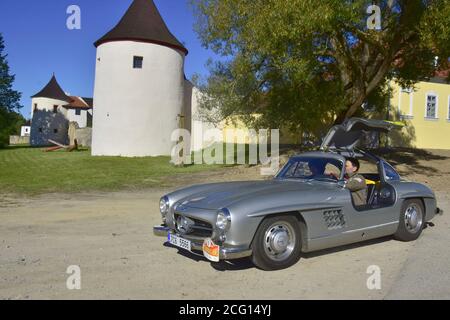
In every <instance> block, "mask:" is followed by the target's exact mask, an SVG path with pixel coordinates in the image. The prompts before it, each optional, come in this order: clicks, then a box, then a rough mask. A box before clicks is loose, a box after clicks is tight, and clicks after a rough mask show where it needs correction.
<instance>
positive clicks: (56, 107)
mask: <svg viewBox="0 0 450 320" xmlns="http://www.w3.org/2000/svg"><path fill="white" fill-rule="evenodd" d="M57 112H58V106H57V105H54V106H53V113H57Z"/></svg>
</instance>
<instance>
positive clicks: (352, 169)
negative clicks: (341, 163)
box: [345, 158, 367, 206]
mask: <svg viewBox="0 0 450 320" xmlns="http://www.w3.org/2000/svg"><path fill="white" fill-rule="evenodd" d="M359 167H360V164H359V161H358V159H355V158H348V159H347V161H346V162H345V180H346V183H345V186H346V187H347V189H348V190H350V192H351V194H352V198H353V203H354V204H355V206H363V205H365V204H366V203H367V185H366V179H365V178H364V177H363V176H362V175H360V174H358V171H359Z"/></svg>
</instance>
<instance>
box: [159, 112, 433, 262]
mask: <svg viewBox="0 0 450 320" xmlns="http://www.w3.org/2000/svg"><path fill="white" fill-rule="evenodd" d="M393 127H394V125H393V124H391V123H389V122H385V121H377V120H365V119H358V118H353V119H350V120H348V121H346V122H345V123H344V124H342V125H338V126H335V127H333V128H332V129H331V130H330V132H329V133H328V135H327V136H326V137H325V139H324V141H323V144H322V146H321V149H320V151H315V152H308V153H303V154H300V155H298V156H295V157H292V158H291V159H290V160H289V161H288V162H287V163H286V165H285V166H284V167H283V168H282V169H281V170H280V171H279V173H278V174H277V175H276V176H275V178H274V179H273V180H270V181H267V180H266V181H247V182H227V183H213V184H204V185H196V186H191V187H188V188H184V189H181V190H178V191H175V192H173V193H170V194H168V195H166V196H164V197H162V199H161V201H160V212H161V214H162V220H163V224H162V225H160V226H156V227H154V230H153V232H154V234H155V235H158V236H164V237H167V240H168V242H170V243H171V244H172V245H173V246H176V247H178V248H182V249H183V250H189V251H191V252H193V253H198V254H202V255H204V256H205V257H206V258H207V259H209V260H210V261H213V262H218V261H220V260H230V259H236V258H242V257H251V259H252V261H253V263H254V264H255V265H256V266H257V267H259V268H261V269H263V270H277V269H283V268H287V267H289V266H292V265H293V264H295V263H296V262H297V261H298V260H299V259H300V257H301V255H302V253H304V252H312V251H316V250H321V249H325V248H331V247H336V246H341V245H346V244H350V243H354V242H359V241H365V240H369V239H374V238H379V237H384V236H389V235H393V236H394V237H395V238H396V239H398V240H401V241H412V240H415V239H417V238H418V237H419V236H420V234H421V232H422V230H423V228H424V226H425V225H426V223H427V222H429V221H430V220H431V219H433V217H434V216H435V215H436V214H441V213H442V211H441V210H440V209H439V208H438V207H437V205H436V197H435V195H434V193H433V191H432V190H430V188H428V187H427V186H425V185H423V184H420V183H416V182H411V181H406V180H404V179H402V178H401V177H400V175H399V174H398V173H397V172H396V170H395V169H394V168H393V167H392V166H391V165H390V164H389V163H388V162H386V161H385V160H384V159H382V158H380V157H378V156H376V155H373V154H371V153H369V152H367V151H363V150H361V149H358V148H356V145H357V144H358V142H359V141H360V140H361V138H362V137H363V135H364V132H385V133H387V132H389V131H390V130H391V129H392V128H393ZM347 157H353V158H357V159H358V160H359V161H360V162H361V164H362V165H361V170H360V174H361V175H362V176H363V177H364V178H365V179H366V183H367V203H366V204H365V205H359V206H355V204H354V203H353V200H352V196H351V191H350V190H349V189H347V188H346V183H345V161H346V158H347Z"/></svg>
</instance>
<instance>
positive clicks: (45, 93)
mask: <svg viewBox="0 0 450 320" xmlns="http://www.w3.org/2000/svg"><path fill="white" fill-rule="evenodd" d="M31 98H51V99H57V100H62V101H66V102H71V101H72V99H71V98H70V97H68V96H67V95H66V94H65V93H64V90H63V89H62V88H61V86H60V85H59V83H58V81H56V77H55V75H53V76H52V78H51V79H50V81H49V83H47V85H46V86H45V87H44V89H42V90H41V91H39V92H38V93H36V94H35V95H34V96H32V97H31Z"/></svg>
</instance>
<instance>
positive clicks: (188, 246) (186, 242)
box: [168, 233, 191, 251]
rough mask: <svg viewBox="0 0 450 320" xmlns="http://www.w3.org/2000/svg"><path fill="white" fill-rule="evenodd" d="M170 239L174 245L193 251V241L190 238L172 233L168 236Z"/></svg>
mask: <svg viewBox="0 0 450 320" xmlns="http://www.w3.org/2000/svg"><path fill="white" fill-rule="evenodd" d="M168 240H169V242H170V244H173V245H174V246H176V247H178V248H181V249H185V250H188V251H191V242H190V241H189V240H186V239H183V238H180V237H178V236H176V235H174V234H170V233H169V236H168Z"/></svg>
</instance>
